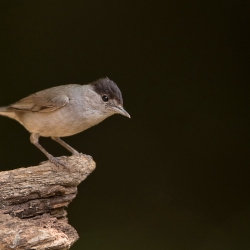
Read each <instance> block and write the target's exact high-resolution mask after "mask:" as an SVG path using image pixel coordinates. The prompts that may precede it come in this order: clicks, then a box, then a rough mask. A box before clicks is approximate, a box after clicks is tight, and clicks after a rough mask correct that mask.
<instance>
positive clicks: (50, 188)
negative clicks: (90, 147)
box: [0, 155, 95, 250]
mask: <svg viewBox="0 0 250 250" xmlns="http://www.w3.org/2000/svg"><path fill="white" fill-rule="evenodd" d="M60 161H62V162H63V163H64V164H65V165H66V166H67V168H65V167H63V166H62V167H59V168H58V167H56V166H55V165H53V164H52V163H50V162H43V163H41V164H40V165H38V166H34V167H28V168H19V169H15V170H11V171H4V172H0V250H7V249H18V250H22V249H23V250H24V249H25V250H27V249H37V250H38V249H47V250H51V249H53V250H54V249H60V250H62V249H69V248H70V246H71V245H72V244H73V243H74V242H75V241H76V240H77V239H78V235H77V232H76V231H75V229H74V228H73V227H71V226H70V225H69V224H68V223H67V218H66V215H67V213H66V211H65V209H64V208H65V207H66V206H68V204H69V203H70V202H71V201H72V200H73V199H74V198H75V196H76V194H77V186H78V185H79V184H80V183H81V182H82V181H83V180H84V179H85V178H86V177H87V176H88V175H89V174H90V173H91V172H92V171H93V170H94V169H95V162H94V161H93V160H92V158H91V157H90V156H86V155H80V156H70V157H65V156H63V157H60Z"/></svg>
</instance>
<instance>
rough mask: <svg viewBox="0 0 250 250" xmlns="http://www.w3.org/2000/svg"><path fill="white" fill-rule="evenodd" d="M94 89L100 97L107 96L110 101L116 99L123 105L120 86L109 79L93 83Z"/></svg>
mask: <svg viewBox="0 0 250 250" xmlns="http://www.w3.org/2000/svg"><path fill="white" fill-rule="evenodd" d="M91 85H92V86H93V89H94V91H95V92H96V93H98V94H99V95H101V96H102V95H107V96H108V97H109V98H110V99H115V100H116V101H117V102H118V103H119V104H121V105H123V100H122V93H121V91H120V89H119V88H118V86H117V85H116V84H115V83H114V82H113V81H112V80H110V79H109V78H108V77H106V78H101V79H98V80H96V81H94V82H92V83H91Z"/></svg>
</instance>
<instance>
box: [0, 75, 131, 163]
mask: <svg viewBox="0 0 250 250" xmlns="http://www.w3.org/2000/svg"><path fill="white" fill-rule="evenodd" d="M114 114H121V115H123V116H125V117H128V118H130V115H129V113H128V112H127V111H126V110H125V109H124V108H123V98H122V93H121V91H120V89H119V88H118V86H117V85H116V83H115V82H114V81H112V80H110V79H109V78H108V77H105V78H100V79H98V80H96V81H94V82H92V83H89V84H85V85H79V84H68V85H60V86H56V87H51V88H48V89H45V90H42V91H39V92H36V93H34V94H31V95H29V96H27V97H25V98H23V99H21V100H19V101H17V102H15V103H13V104H11V105H9V106H5V107H0V115H2V116H6V117H9V118H11V119H14V120H16V121H17V122H19V123H20V124H21V125H23V126H24V127H25V129H26V130H28V131H29V132H30V142H31V143H32V144H34V145H35V146H36V147H37V148H38V149H40V150H41V151H42V152H43V153H44V154H45V155H46V156H47V158H48V159H49V161H50V162H52V163H53V164H55V165H56V166H58V167H59V166H60V165H64V163H62V162H60V160H58V159H57V158H56V157H54V156H53V155H51V154H50V153H48V152H47V151H46V150H45V148H44V147H42V146H41V144H40V143H39V137H40V136H42V137H51V139H53V140H54V141H56V142H57V143H59V144H60V145H61V146H63V147H64V148H66V149H67V150H68V151H70V152H71V153H72V155H79V154H80V153H79V152H78V151H77V150H75V149H74V148H72V147H71V146H70V145H68V144H67V143H66V142H64V141H63V140H62V139H61V138H60V137H66V136H72V135H75V134H77V133H80V132H82V131H84V130H86V129H88V128H90V127H92V126H94V125H97V124H98V123H100V122H102V121H103V120H104V119H106V118H108V117H110V116H111V115H114Z"/></svg>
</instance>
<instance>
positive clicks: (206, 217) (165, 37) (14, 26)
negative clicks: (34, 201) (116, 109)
mask: <svg viewBox="0 0 250 250" xmlns="http://www.w3.org/2000/svg"><path fill="white" fill-rule="evenodd" d="M0 11H1V13H0V20H1V21H0V25H1V27H0V69H1V72H0V86H1V88H0V105H3V106H4V105H7V104H10V103H13V102H15V101H17V100H19V99H21V98H22V97H25V96H26V95H28V94H31V93H33V92H36V91H38V90H42V89H45V88H48V87H51V86H56V85H61V84H68V83H79V84H85V83H88V82H92V81H94V80H95V79H97V78H100V77H104V76H108V77H110V78H111V79H112V80H114V81H115V82H116V83H117V84H118V86H119V87H120V89H121V90H122V93H123V98H124V103H125V108H126V109H127V111H128V112H129V113H130V114H131V117H132V119H131V120H129V119H126V118H125V117H122V116H113V117H111V118H109V119H107V120H106V121H104V122H103V123H101V124H100V125H98V126H96V127H93V128H91V129H89V130H87V131H85V132H84V133H81V134H78V135H75V136H72V137H69V138H66V141H67V142H68V143H69V144H70V145H72V146H73V147H75V148H76V149H77V150H79V151H81V152H83V153H86V154H90V155H92V156H93V157H94V160H95V161H96V162H97V169H96V170H95V171H94V172H93V174H91V176H89V177H88V179H87V180H86V181H84V182H83V183H82V184H81V185H80V187H79V193H78V196H77V198H76V199H75V200H74V201H73V203H72V204H71V205H70V206H69V208H68V212H69V221H70V223H71V224H72V225H73V226H74V227H75V228H76V229H77V231H78V232H79V234H80V240H79V241H78V242H77V243H76V244H75V245H74V246H73V247H72V250H73V249H74V250H77V249H91V250H94V249H100V250H106V249H107V250H111V249H119V250H128V249H129V250H138V249H145V250H151V249H156V250H166V249H168V250H170V249H171V250H179V249H190V250H191V249H192V250H193V249H195V250H196V249H197V250H200V249H202V250H203V249H204V250H208V249H209V250H216V249H218V250H224V249H226V250H228V249H230V250H231V249H240V250H243V249H247V250H248V249H250V201H249V198H250V197H249V196H250V195H249V191H250V188H249V177H250V171H249V167H250V164H249V163H250V161H249V139H250V138H249V132H250V131H249V106H250V105H249V77H250V72H249V66H250V65H249V64H250V49H249V48H250V35H249V34H250V32H249V28H250V26H249V21H250V2H249V1H236V0H235V1H230V0H228V1H176V0H171V1H167V0H166V1H142V0H140V1H128V0H126V1H125V0H124V1H118V0H117V1H115V0H113V1H112V0H109V1H107V0H105V1H101V0H99V1H98V0H91V1H90V0H89V1H64V0H60V1H45V0H43V1H9V0H8V1H5V0H1V2H0ZM0 137H1V147H0V150H1V154H0V162H1V170H6V169H14V168H17V167H21V166H30V165H36V164H38V163H39V162H40V161H43V160H46V158H45V156H44V155H43V154H42V153H41V152H40V151H39V150H37V148H35V147H34V146H33V145H31V144H30V142H29V134H28V133H27V131H25V129H24V128H23V127H22V126H20V125H19V124H18V123H17V122H14V121H12V120H10V119H7V118H3V117H0ZM41 143H42V145H43V146H44V147H45V148H46V149H47V150H48V151H49V152H50V153H52V154H54V155H56V156H59V155H64V154H68V153H67V152H66V151H65V150H64V149H63V148H62V147H60V146H59V145H57V144H55V142H53V141H51V140H50V139H43V138H42V139H41Z"/></svg>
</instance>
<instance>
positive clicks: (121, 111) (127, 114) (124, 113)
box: [112, 105, 131, 118]
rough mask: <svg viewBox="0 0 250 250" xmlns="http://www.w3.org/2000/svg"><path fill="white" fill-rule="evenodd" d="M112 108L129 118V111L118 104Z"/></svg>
mask: <svg viewBox="0 0 250 250" xmlns="http://www.w3.org/2000/svg"><path fill="white" fill-rule="evenodd" d="M112 108H113V110H114V111H115V112H116V113H117V114H120V115H124V116H126V117H128V118H131V117H130V115H129V113H128V112H127V111H126V110H125V109H124V108H123V107H122V106H121V105H118V106H115V107H112Z"/></svg>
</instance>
